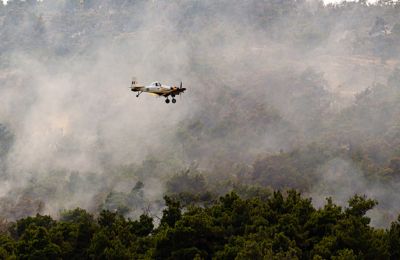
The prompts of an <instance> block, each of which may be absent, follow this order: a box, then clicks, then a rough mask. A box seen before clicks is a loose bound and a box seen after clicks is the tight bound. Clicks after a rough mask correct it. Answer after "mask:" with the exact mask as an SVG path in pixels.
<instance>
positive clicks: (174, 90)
mask: <svg viewBox="0 0 400 260" xmlns="http://www.w3.org/2000/svg"><path fill="white" fill-rule="evenodd" d="M131 90H132V91H133V92H138V93H137V95H136V97H139V96H140V94H142V93H143V92H145V93H149V94H153V95H156V96H159V97H161V96H162V97H165V103H167V104H168V103H169V102H170V100H169V98H168V97H169V96H171V98H172V99H171V101H172V103H176V99H175V96H177V95H180V94H182V93H183V92H184V91H185V90H186V88H183V87H182V82H181V84H180V86H179V88H178V87H176V86H167V85H163V84H161V83H160V82H158V81H156V82H153V83H151V84H150V85H149V86H141V85H138V83H137V81H136V80H135V79H133V80H132V85H131Z"/></svg>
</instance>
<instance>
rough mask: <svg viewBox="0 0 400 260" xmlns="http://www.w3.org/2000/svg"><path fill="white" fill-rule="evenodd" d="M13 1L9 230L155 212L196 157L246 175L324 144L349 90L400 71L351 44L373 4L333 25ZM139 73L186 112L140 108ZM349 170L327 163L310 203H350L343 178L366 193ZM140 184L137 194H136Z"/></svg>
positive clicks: (290, 17)
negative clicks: (239, 167) (242, 169)
mask: <svg viewBox="0 0 400 260" xmlns="http://www.w3.org/2000/svg"><path fill="white" fill-rule="evenodd" d="M17 2H18V1H16V2H14V3H13V2H10V3H8V5H7V7H6V8H5V10H6V11H5V13H4V14H3V18H4V19H2V24H3V26H4V27H5V28H7V30H6V32H7V33H6V34H2V35H3V36H2V37H4V38H5V39H6V41H4V42H5V44H4V46H3V47H2V57H3V60H4V64H6V65H4V66H5V68H4V69H2V71H1V75H0V79H1V88H0V95H1V99H2V102H1V103H0V122H2V124H3V125H5V126H6V127H7V129H8V131H10V132H11V133H12V138H11V137H10V138H11V139H12V146H11V147H10V148H9V149H8V150H7V153H6V155H5V156H4V157H3V159H2V163H3V167H2V168H3V171H2V182H1V184H0V195H1V197H2V203H0V204H1V206H2V209H3V212H6V213H5V215H6V217H8V218H16V217H21V216H24V215H27V214H32V213H34V212H35V211H40V212H42V213H51V214H53V215H56V214H58V212H59V210H61V209H65V208H72V207H77V206H79V207H84V208H87V209H90V210H93V211H95V210H96V209H97V208H96V207H98V206H99V205H101V204H102V203H103V202H104V201H107V193H109V192H111V191H113V192H120V193H121V194H119V195H118V196H121V197H124V196H125V197H127V198H128V199H127V200H134V201H136V202H137V201H141V203H137V204H135V203H136V202H135V203H133V204H135V207H136V209H135V213H131V214H136V213H138V212H139V211H141V210H144V208H145V205H148V204H149V202H150V201H151V202H155V201H156V202H157V203H159V200H160V199H161V197H162V194H163V192H164V185H163V183H164V182H165V180H166V179H167V178H168V176H170V175H171V174H174V173H176V172H177V171H179V170H180V169H181V168H184V167H185V166H187V165H188V164H190V163H191V162H193V161H196V163H198V164H199V168H200V169H207V170H209V168H212V166H213V165H212V164H213V163H215V161H218V160H225V159H230V160H236V161H243V162H244V163H252V162H253V161H254V160H255V158H256V157H257V156H259V155H260V154H265V153H267V154H274V153H279V152H282V151H290V150H292V149H295V148H298V147H299V146H301V145H306V144H309V143H312V142H314V141H316V140H320V139H321V138H323V137H324V136H325V134H326V133H327V132H329V131H328V130H329V129H328V130H327V129H326V128H330V127H331V125H330V124H331V121H332V120H331V118H336V117H335V116H333V115H337V114H340V112H341V111H343V109H346V107H348V106H350V105H351V104H353V102H354V94H356V93H358V92H359V91H362V90H364V89H366V88H367V87H370V86H372V85H373V84H377V83H386V79H387V77H388V75H390V73H391V72H392V70H393V68H394V66H395V65H393V61H392V60H390V59H387V61H385V63H381V62H382V61H381V60H380V59H379V58H376V57H372V58H371V57H369V56H366V55H361V54H360V55H358V54H357V53H356V54H355V52H357V51H361V50H359V49H358V48H357V45H356V44H355V43H356V38H357V37H358V38H357V39H359V38H362V37H369V36H368V31H367V32H365V28H371V27H373V25H374V22H375V17H376V16H377V15H380V12H381V11H379V10H375V11H369V10H367V11H366V10H364V9H365V8H366V7H365V6H364V7H362V6H358V7H354V8H352V7H349V8H347V9H346V11H338V14H336V15H330V14H324V12H325V9H324V8H326V7H324V6H323V5H322V3H321V2H317V1H303V2H301V1H298V2H296V3H295V2H292V1H287V2H284V3H278V2H276V3H275V2H274V1H271V2H270V3H269V2H268V3H264V5H263V4H262V3H260V2H259V1H246V2H242V1H236V2H230V1H227V2H225V1H222V2H215V1H201V2H200V1H194V2H179V1H178V2H169V1H151V2H148V1H136V2H135V3H130V2H129V1H126V3H125V4H126V6H125V7H122V6H123V5H120V6H118V4H117V5H113V2H112V1H101V3H98V4H96V3H94V2H93V1H84V2H86V3H85V4H82V5H79V4H77V1H76V3H75V2H74V1H55V2H50V1H43V2H41V3H39V4H37V6H35V8H32V9H30V12H29V13H26V14H24V13H21V12H18V9H17V8H15V10H13V11H10V10H11V7H12V6H13V5H16V3H17ZM122 2H123V1H121V3H122ZM128 2H129V4H128ZM20 4H21V3H20ZM27 4H28V3H27ZM21 5H23V4H21ZM116 6H117V7H116ZM330 8H334V7H330ZM273 10H282V12H281V13H277V12H275V11H273ZM7 12H9V13H7ZM13 12H15V13H13ZM363 12H365V13H367V14H368V15H366V16H365V15H362V14H364V13H363ZM17 16H18V19H19V20H18V21H16V20H14V19H13V18H14V17H17ZM15 23H16V25H15ZM21 25H23V26H21ZM358 27H362V28H363V30H364V31H363V30H359V31H358V29H357V28H358ZM16 28H18V30H17V29H16ZM360 31H361V34H362V35H361V36H360V35H357V34H359V33H360ZM27 32H30V34H29V35H27V38H28V39H25V38H23V37H21V36H20V35H26V33H27ZM11 40H14V41H13V42H10V41H11ZM360 48H361V47H360ZM363 48H364V49H363V50H365V49H368V46H367V47H365V46H364V47H363ZM381 64H383V65H381ZM133 76H134V77H136V78H137V79H138V80H139V82H141V83H150V82H152V81H155V80H158V81H161V82H163V83H166V84H179V82H180V81H183V84H184V86H185V87H187V88H188V90H187V92H186V93H185V94H184V95H183V97H182V99H178V103H177V104H176V105H166V104H165V103H164V100H163V98H155V97H152V96H146V95H142V96H141V97H140V98H139V99H137V98H136V97H135V96H134V95H133V94H132V93H130V91H129V88H128V87H129V83H130V81H131V79H132V77H133ZM335 167H339V168H340V169H342V170H340V171H339V170H332V168H335ZM116 169H117V170H116ZM349 169H352V166H351V163H348V162H347V161H343V160H333V161H330V162H328V163H327V164H326V166H324V167H322V168H321V169H320V170H321V174H322V177H321V179H320V180H319V182H317V183H316V185H315V187H313V188H312V189H311V194H316V196H315V197H316V198H317V197H319V196H321V195H323V196H325V195H332V196H334V197H337V198H338V200H346V199H347V198H348V196H350V195H351V193H352V192H350V193H349V190H352V191H354V189H352V188H353V187H354V185H350V186H347V185H344V184H343V183H342V181H343V179H346V178H350V179H349V180H348V181H347V182H345V183H348V182H353V181H354V183H356V184H357V185H356V187H359V189H356V191H357V192H361V193H363V192H364V190H365V189H367V188H371V187H369V186H368V185H369V184H367V183H366V181H365V180H364V179H363V178H364V177H363V175H362V174H361V173H359V172H358V171H359V170H354V171H353V170H349ZM338 172H341V174H342V175H340V176H337V173H338ZM354 172H356V174H355V175H352V174H353V173H354ZM353 177H354V179H352V178H353ZM346 180H347V179H346ZM138 181H142V182H143V183H144V188H142V193H140V192H136V190H132V187H134V186H135V185H136V184H137V182H138ZM337 182H339V183H337ZM332 183H333V184H338V185H335V186H331V185H332ZM324 186H330V187H336V186H337V187H341V188H342V189H343V190H337V189H336V190H333V191H330V192H325V191H326V190H324V189H323V188H321V187H324ZM137 187H139V186H137ZM380 191H381V189H380V187H379V188H377V186H374V187H373V192H372V191H371V195H372V197H374V198H377V199H378V200H380V199H381V198H382V200H386V197H385V196H383V195H382V196H380ZM135 192H136V193H135ZM128 194H129V195H128ZM367 195H368V194H367ZM129 196H131V197H129ZM125 197H124V198H125ZM108 201H109V203H110V204H113V205H114V204H115V202H113V201H112V199H108ZM316 203H317V204H319V202H316ZM9 205H11V206H9ZM15 208H25V209H26V210H22V211H21V210H16V209H15ZM151 210H154V211H157V209H151Z"/></svg>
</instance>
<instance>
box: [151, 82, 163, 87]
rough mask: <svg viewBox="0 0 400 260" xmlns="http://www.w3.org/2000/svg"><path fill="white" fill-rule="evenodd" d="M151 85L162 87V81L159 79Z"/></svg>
mask: <svg viewBox="0 0 400 260" xmlns="http://www.w3.org/2000/svg"><path fill="white" fill-rule="evenodd" d="M151 85H152V86H155V87H161V83H160V82H158V81H156V82H153V83H151Z"/></svg>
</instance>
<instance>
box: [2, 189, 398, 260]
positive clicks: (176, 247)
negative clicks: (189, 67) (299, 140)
mask: <svg viewBox="0 0 400 260" xmlns="http://www.w3.org/2000/svg"><path fill="white" fill-rule="evenodd" d="M164 199H165V204H166V207H165V209H164V210H163V214H162V217H161V218H160V219H159V221H158V220H157V222H159V225H154V222H155V220H154V219H153V218H152V217H150V216H148V215H145V214H144V215H141V216H140V218H139V219H138V220H131V219H127V218H124V217H123V216H122V215H120V214H119V213H117V212H111V211H107V210H103V211H101V212H100V213H99V214H98V215H96V217H94V216H93V215H91V214H89V213H88V212H87V211H85V210H83V209H79V208H78V209H75V210H70V211H64V212H62V214H61V218H60V219H59V220H58V221H56V220H53V219H52V218H51V217H50V216H43V215H39V214H38V215H36V216H34V217H27V218H23V219H20V220H18V221H16V222H12V223H3V224H2V228H3V231H2V234H1V235H0V255H1V258H3V259H14V258H18V259H57V258H63V259H85V258H90V259H329V258H331V259H398V258H399V257H400V251H399V241H400V219H399V220H398V221H396V222H393V223H392V225H391V226H390V228H389V229H386V230H382V229H375V228H372V227H371V226H370V225H369V223H370V218H368V217H367V216H365V213H366V212H367V211H368V210H370V209H372V208H373V207H374V206H375V205H376V201H373V200H370V199H367V198H365V197H361V196H354V197H352V198H351V199H350V200H349V202H348V206H347V207H346V208H342V207H340V206H337V205H335V204H334V203H333V202H332V199H330V198H328V199H327V201H326V204H325V206H324V207H322V208H320V209H315V208H314V207H313V206H312V204H311V200H310V199H306V198H302V197H301V196H300V194H299V193H298V192H296V191H294V190H289V191H287V192H286V193H283V194H282V193H281V192H279V191H277V192H274V193H273V194H270V196H269V197H268V198H262V197H259V196H254V197H252V198H249V199H243V198H240V197H239V196H238V195H237V194H236V193H234V192H232V193H229V194H226V195H225V196H222V197H220V198H219V199H218V200H217V201H214V202H213V203H212V204H211V205H209V206H205V207H204V206H194V205H191V206H187V207H182V205H181V203H180V202H179V201H177V200H174V199H172V198H170V197H167V196H166V197H165V198H164Z"/></svg>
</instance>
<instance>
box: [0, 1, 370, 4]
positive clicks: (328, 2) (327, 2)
mask: <svg viewBox="0 0 400 260" xmlns="http://www.w3.org/2000/svg"><path fill="white" fill-rule="evenodd" d="M2 1H3V3H7V1H8V0H2ZM323 1H324V3H325V4H330V3H340V2H343V1H344V0H323ZM354 1H355V0H354ZM377 1H378V0H368V3H376V2H377Z"/></svg>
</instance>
